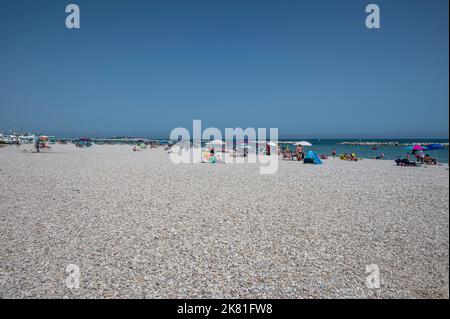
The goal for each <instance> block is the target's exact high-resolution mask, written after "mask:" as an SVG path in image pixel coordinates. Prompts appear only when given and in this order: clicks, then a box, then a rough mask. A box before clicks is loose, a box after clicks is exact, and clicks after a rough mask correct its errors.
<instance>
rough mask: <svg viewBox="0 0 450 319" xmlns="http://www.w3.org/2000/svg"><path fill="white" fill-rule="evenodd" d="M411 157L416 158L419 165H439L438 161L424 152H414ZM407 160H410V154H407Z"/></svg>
mask: <svg viewBox="0 0 450 319" xmlns="http://www.w3.org/2000/svg"><path fill="white" fill-rule="evenodd" d="M411 155H412V156H414V157H415V159H416V162H417V163H422V164H428V165H437V164H438V161H437V159H435V158H433V157H431V156H430V155H429V154H425V153H424V152H423V151H422V150H421V151H419V152H417V151H413V152H412V153H411ZM406 158H407V159H408V160H409V158H410V156H409V154H407V157H406Z"/></svg>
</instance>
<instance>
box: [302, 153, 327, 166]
mask: <svg viewBox="0 0 450 319" xmlns="http://www.w3.org/2000/svg"><path fill="white" fill-rule="evenodd" d="M303 163H305V164H316V165H320V164H322V160H321V159H320V158H319V156H317V154H316V153H314V152H313V151H309V152H308V153H307V154H306V156H305V159H304V160H303Z"/></svg>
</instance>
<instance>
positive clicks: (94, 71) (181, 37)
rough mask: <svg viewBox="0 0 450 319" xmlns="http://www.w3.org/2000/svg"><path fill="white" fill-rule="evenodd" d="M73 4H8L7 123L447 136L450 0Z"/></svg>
mask: <svg viewBox="0 0 450 319" xmlns="http://www.w3.org/2000/svg"><path fill="white" fill-rule="evenodd" d="M69 3H71V2H70V1H60V0H58V1H56V0H53V1H49V0H42V1H33V0H29V1H22V0H0V131H7V130H9V128H11V127H12V128H13V129H14V130H27V131H36V132H45V133H47V134H57V135H75V136H76V135H129V136H153V137H166V136H168V135H169V134H170V131H171V130H172V129H173V128H175V127H178V126H181V127H186V128H191V127H192V120H194V119H200V120H202V122H203V127H207V126H214V127H218V128H220V129H223V128H225V127H243V128H246V127H255V128H256V127H267V128H269V127H277V128H279V134H280V136H281V137H286V138H289V137H319V138H325V137H338V138H340V137H381V138H382V137H405V138H407V137H448V134H449V133H448V132H449V129H448V128H449V125H448V117H449V94H448V85H449V83H448V82H449V80H448V79H449V74H448V69H449V65H448V57H449V51H448V47H449V43H448V36H449V35H448V12H449V8H448V1H447V0H432V1H429V0H428V1H427V0H415V1H414V0H395V1H392V0H390V1H378V0H371V1H361V0H342V1H336V0H329V1H300V0H297V1H289V0H284V1H275V0H271V1H267V0H239V1H238V0H180V1H173V0H164V1H163V0H153V1H143V0H130V1H125V0H120V1H102V0H89V1H87V0H73V1H72V3H76V4H78V5H79V6H80V8H81V29H79V30H69V29H67V28H66V27H65V18H66V15H67V14H66V13H65V6H66V5H67V4H69ZM369 3H376V4H378V5H379V6H380V8H381V29H379V30H373V29H372V30H369V29H367V28H366V27H365V24H364V21H365V17H366V15H367V14H366V13H365V6H366V5H367V4H369Z"/></svg>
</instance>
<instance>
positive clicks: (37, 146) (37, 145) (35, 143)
mask: <svg viewBox="0 0 450 319" xmlns="http://www.w3.org/2000/svg"><path fill="white" fill-rule="evenodd" d="M39 143H40V142H39V139H36V141H35V142H34V147H35V148H36V152H37V153H39V152H40V144H39Z"/></svg>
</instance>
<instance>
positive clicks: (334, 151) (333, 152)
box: [331, 148, 336, 158]
mask: <svg viewBox="0 0 450 319" xmlns="http://www.w3.org/2000/svg"><path fill="white" fill-rule="evenodd" d="M331 155H332V156H333V158H334V157H336V150H335V149H334V148H333V150H332V151H331Z"/></svg>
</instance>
